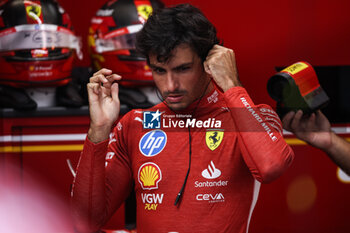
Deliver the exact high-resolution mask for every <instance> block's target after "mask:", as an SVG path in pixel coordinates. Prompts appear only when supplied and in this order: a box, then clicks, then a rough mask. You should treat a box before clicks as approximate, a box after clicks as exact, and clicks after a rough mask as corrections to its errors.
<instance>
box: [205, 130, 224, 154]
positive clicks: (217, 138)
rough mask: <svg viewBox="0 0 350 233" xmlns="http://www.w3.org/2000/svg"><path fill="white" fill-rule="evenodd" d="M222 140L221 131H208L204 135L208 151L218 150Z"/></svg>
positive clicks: (222, 134)
mask: <svg viewBox="0 0 350 233" xmlns="http://www.w3.org/2000/svg"><path fill="white" fill-rule="evenodd" d="M223 138H224V131H223V130H208V131H207V132H206V134H205V142H206V144H207V146H208V147H209V149H210V150H215V149H216V148H218V147H219V146H220V144H221V142H222V139H223Z"/></svg>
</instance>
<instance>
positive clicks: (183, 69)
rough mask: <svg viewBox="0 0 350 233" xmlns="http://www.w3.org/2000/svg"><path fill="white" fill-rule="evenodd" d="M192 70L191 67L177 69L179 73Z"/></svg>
mask: <svg viewBox="0 0 350 233" xmlns="http://www.w3.org/2000/svg"><path fill="white" fill-rule="evenodd" d="M190 68H191V67H189V66H181V67H179V68H177V71H179V72H182V71H187V70H189V69H190Z"/></svg>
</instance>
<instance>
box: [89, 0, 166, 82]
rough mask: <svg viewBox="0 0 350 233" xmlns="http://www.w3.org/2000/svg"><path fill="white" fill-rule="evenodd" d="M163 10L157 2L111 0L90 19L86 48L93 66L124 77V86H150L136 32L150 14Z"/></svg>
mask: <svg viewBox="0 0 350 233" xmlns="http://www.w3.org/2000/svg"><path fill="white" fill-rule="evenodd" d="M160 7H163V3H162V2H160V1H158V0H129V1H122V0H110V1H108V2H107V3H106V4H104V5H103V6H102V8H100V9H99V10H98V11H97V12H96V15H95V16H94V17H93V18H92V19H91V26H90V30H89V38H88V45H89V51H90V55H91V59H92V64H93V67H94V68H95V69H96V70H98V69H101V68H103V67H104V68H108V69H111V70H113V72H115V73H117V74H119V75H121V76H122V77H123V79H122V82H121V83H122V84H123V85H126V86H134V87H136V86H147V85H153V84H154V82H153V78H152V71H151V70H150V68H149V67H148V65H147V62H146V59H145V57H143V56H142V55H140V54H139V53H137V52H136V49H135V41H136V33H137V32H138V31H140V30H141V28H142V27H143V24H144V23H145V22H146V20H147V19H148V16H149V15H150V14H151V13H152V11H153V9H157V8H160Z"/></svg>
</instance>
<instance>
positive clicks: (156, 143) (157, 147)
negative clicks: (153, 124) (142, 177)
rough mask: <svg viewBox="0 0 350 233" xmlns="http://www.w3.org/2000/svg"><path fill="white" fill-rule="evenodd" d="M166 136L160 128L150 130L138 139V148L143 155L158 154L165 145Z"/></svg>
mask: <svg viewBox="0 0 350 233" xmlns="http://www.w3.org/2000/svg"><path fill="white" fill-rule="evenodd" d="M166 141H167V136H166V134H165V132H163V131H162V130H152V131H150V132H148V133H146V134H145V135H143V137H142V138H141V140H140V143H139V149H140V151H141V153H142V154H143V155H144V156H147V157H152V156H155V155H157V154H159V153H160V152H161V151H162V150H163V149H164V147H165V145H166Z"/></svg>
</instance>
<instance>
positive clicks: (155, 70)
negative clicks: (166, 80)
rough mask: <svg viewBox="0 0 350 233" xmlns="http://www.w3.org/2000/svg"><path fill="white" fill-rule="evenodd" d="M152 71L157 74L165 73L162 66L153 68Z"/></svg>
mask: <svg viewBox="0 0 350 233" xmlns="http://www.w3.org/2000/svg"><path fill="white" fill-rule="evenodd" d="M153 72H155V73H157V74H164V73H165V69H162V68H154V69H153Z"/></svg>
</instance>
